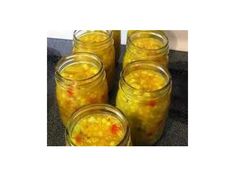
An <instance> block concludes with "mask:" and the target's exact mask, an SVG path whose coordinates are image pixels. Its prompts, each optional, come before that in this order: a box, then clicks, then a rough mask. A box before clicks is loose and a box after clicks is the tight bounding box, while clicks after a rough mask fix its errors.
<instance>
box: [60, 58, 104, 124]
mask: <svg viewBox="0 0 235 176" xmlns="http://www.w3.org/2000/svg"><path fill="white" fill-rule="evenodd" d="M87 55H90V54H87ZM64 62H66V59H65V60H64ZM97 62H98V60H97ZM99 62H100V61H99ZM100 64H101V62H100ZM102 68H103V67H100V66H98V65H95V64H94V63H92V62H88V61H82V59H81V60H79V61H77V62H76V61H74V62H71V64H67V65H66V66H64V67H61V69H60V70H58V71H57V72H56V97H57V102H58V107H59V110H60V116H61V118H62V121H63V124H64V125H66V124H67V121H68V120H69V118H70V117H71V115H72V113H73V112H75V111H76V110H77V109H78V108H80V107H82V106H83V105H87V104H94V103H106V102H107V101H108V87H107V81H106V78H105V73H104V70H103V69H102Z"/></svg>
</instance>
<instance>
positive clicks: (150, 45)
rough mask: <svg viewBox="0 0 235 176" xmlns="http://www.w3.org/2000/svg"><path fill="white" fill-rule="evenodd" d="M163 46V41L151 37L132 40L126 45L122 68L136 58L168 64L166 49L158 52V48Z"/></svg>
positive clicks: (163, 64)
mask: <svg viewBox="0 0 235 176" xmlns="http://www.w3.org/2000/svg"><path fill="white" fill-rule="evenodd" d="M163 47H164V43H163V42H162V41H161V40H159V39H157V38H153V37H143V38H142V37H141V38H135V39H133V40H132V44H130V45H128V48H127V50H126V52H125V55H124V58H123V68H124V67H125V66H126V65H127V64H128V63H130V62H133V61H136V60H151V61H155V62H157V63H159V64H160V65H162V66H164V67H167V66H168V51H166V52H165V53H160V52H159V50H160V49H161V48H163Z"/></svg>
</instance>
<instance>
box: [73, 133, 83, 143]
mask: <svg viewBox="0 0 235 176" xmlns="http://www.w3.org/2000/svg"><path fill="white" fill-rule="evenodd" d="M75 140H76V143H80V142H81V141H82V138H81V136H80V135H77V136H76V137H75Z"/></svg>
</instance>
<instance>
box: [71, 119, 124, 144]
mask: <svg viewBox="0 0 235 176" xmlns="http://www.w3.org/2000/svg"><path fill="white" fill-rule="evenodd" d="M71 134H72V135H71V141H72V143H73V144H74V145H76V146H116V145H118V144H119V143H120V142H121V140H122V139H123V138H124V129H123V126H122V123H121V122H120V121H119V120H118V119H117V118H115V117H113V116H111V115H109V114H91V115H87V116H85V117H84V118H82V119H81V120H79V121H78V123H77V124H76V125H75V127H74V128H73V130H72V133H71Z"/></svg>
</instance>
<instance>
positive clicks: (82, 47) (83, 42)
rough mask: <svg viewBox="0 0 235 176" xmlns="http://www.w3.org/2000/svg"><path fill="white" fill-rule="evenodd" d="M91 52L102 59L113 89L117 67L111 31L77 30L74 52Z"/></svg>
mask: <svg viewBox="0 0 235 176" xmlns="http://www.w3.org/2000/svg"><path fill="white" fill-rule="evenodd" d="M77 52H91V53H94V54H96V55H97V56H99V58H100V59H101V60H102V62H103V64H104V68H105V72H106V75H107V81H108V85H109V89H110V90H111V88H112V86H113V83H112V79H113V77H114V71H115V70H114V69H115V50H114V41H113V38H112V36H111V32H110V31H99V30H97V31H75V32H74V46H73V53H77Z"/></svg>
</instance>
